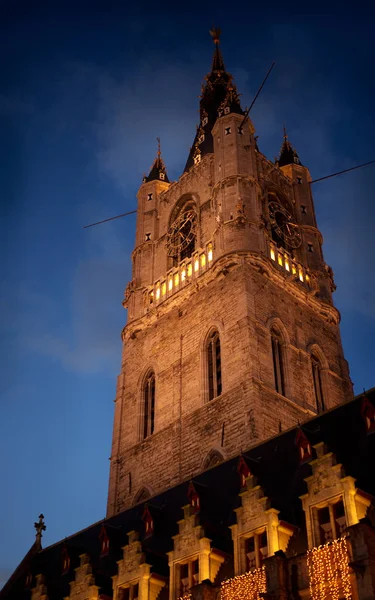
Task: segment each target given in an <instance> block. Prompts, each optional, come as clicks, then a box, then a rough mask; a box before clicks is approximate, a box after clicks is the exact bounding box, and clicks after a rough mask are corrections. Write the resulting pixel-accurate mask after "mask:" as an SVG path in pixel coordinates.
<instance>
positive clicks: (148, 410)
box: [143, 373, 155, 438]
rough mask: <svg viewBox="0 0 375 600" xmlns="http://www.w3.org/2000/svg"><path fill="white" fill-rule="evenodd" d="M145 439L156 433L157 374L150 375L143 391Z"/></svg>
mask: <svg viewBox="0 0 375 600" xmlns="http://www.w3.org/2000/svg"><path fill="white" fill-rule="evenodd" d="M143 411H144V412H143V438H146V437H148V436H149V435H152V434H153V433H154V428H155V374H154V373H150V374H149V375H148V376H147V378H146V381H145V385H144V389H143Z"/></svg>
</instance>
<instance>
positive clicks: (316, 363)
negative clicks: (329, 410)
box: [311, 354, 324, 412]
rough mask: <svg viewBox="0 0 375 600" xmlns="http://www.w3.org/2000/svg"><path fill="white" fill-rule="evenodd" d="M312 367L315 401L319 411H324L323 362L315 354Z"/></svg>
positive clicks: (312, 356)
mask: <svg viewBox="0 0 375 600" xmlns="http://www.w3.org/2000/svg"><path fill="white" fill-rule="evenodd" d="M311 367H312V377H313V382H314V395H315V402H316V407H317V409H318V412H322V411H323V410H324V397H323V386H322V376H321V370H322V363H321V362H320V360H319V358H318V357H317V356H316V355H315V354H312V355H311Z"/></svg>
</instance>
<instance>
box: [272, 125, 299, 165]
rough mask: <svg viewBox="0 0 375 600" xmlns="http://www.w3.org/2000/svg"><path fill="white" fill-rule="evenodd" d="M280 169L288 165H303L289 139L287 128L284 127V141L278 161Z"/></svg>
mask: <svg viewBox="0 0 375 600" xmlns="http://www.w3.org/2000/svg"><path fill="white" fill-rule="evenodd" d="M276 163H277V165H278V166H279V167H285V166H286V165H292V164H295V165H302V163H301V161H300V159H299V156H298V154H297V152H296V150H295V149H294V148H293V146H292V144H291V143H290V141H289V139H288V134H287V132H286V127H285V125H284V140H283V143H282V145H281V148H280V155H279V158H278V159H277V160H276Z"/></svg>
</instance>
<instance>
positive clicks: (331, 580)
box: [307, 537, 352, 600]
mask: <svg viewBox="0 0 375 600" xmlns="http://www.w3.org/2000/svg"><path fill="white" fill-rule="evenodd" d="M307 566H308V569H309V580H310V594H311V600H326V599H327V600H328V599H329V600H340V598H345V600H350V599H351V598H352V586H351V583H350V573H349V552H348V543H347V541H346V537H341V538H338V539H337V540H333V541H332V542H329V543H328V544H324V545H321V546H318V547H317V548H313V549H312V550H308V552H307Z"/></svg>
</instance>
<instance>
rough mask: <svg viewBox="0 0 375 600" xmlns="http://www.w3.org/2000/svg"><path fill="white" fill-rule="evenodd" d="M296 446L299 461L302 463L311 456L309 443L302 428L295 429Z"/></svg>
mask: <svg viewBox="0 0 375 600" xmlns="http://www.w3.org/2000/svg"><path fill="white" fill-rule="evenodd" d="M296 446H297V448H298V454H299V461H300V463H304V462H306V461H308V460H310V459H311V458H312V449H311V444H310V442H309V440H308V439H307V437H306V436H305V434H304V433H303V431H302V429H298V431H297V435H296Z"/></svg>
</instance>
